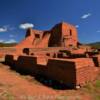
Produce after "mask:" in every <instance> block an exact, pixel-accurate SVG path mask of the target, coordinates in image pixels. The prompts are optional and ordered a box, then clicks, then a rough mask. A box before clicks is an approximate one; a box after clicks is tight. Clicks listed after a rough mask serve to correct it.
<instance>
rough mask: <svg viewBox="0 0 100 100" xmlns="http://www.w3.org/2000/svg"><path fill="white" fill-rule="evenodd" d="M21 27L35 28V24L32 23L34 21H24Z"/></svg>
mask: <svg viewBox="0 0 100 100" xmlns="http://www.w3.org/2000/svg"><path fill="white" fill-rule="evenodd" d="M19 27H20V28H21V29H28V28H33V27H34V24H32V23H23V24H20V26H19Z"/></svg>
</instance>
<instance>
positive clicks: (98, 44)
mask: <svg viewBox="0 0 100 100" xmlns="http://www.w3.org/2000/svg"><path fill="white" fill-rule="evenodd" d="M88 45H90V46H92V47H94V48H97V49H100V42H94V43H90V44H88Z"/></svg>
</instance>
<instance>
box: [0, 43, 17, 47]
mask: <svg viewBox="0 0 100 100" xmlns="http://www.w3.org/2000/svg"><path fill="white" fill-rule="evenodd" d="M15 45H17V43H0V47H12V46H15Z"/></svg>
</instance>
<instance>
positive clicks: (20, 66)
mask: <svg viewBox="0 0 100 100" xmlns="http://www.w3.org/2000/svg"><path fill="white" fill-rule="evenodd" d="M3 64H6V65H9V66H10V68H11V69H12V70H15V71H16V72H18V73H20V74H21V75H31V76H33V77H34V78H35V79H36V80H37V81H38V82H40V83H41V84H43V85H45V86H48V87H50V88H53V89H57V90H67V89H73V88H74V87H73V86H71V85H70V84H69V85H68V84H67V85H65V84H61V83H59V82H58V81H55V80H52V79H50V78H48V77H46V75H42V74H41V73H43V72H44V71H45V70H46V69H45V70H44V71H41V69H40V66H37V61H36V57H29V56H19V57H18V60H17V61H14V59H13V56H12V55H6V57H5V62H3ZM41 67H42V68H46V66H41Z"/></svg>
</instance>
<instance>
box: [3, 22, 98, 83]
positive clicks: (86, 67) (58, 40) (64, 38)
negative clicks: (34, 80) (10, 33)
mask: <svg viewBox="0 0 100 100" xmlns="http://www.w3.org/2000/svg"><path fill="white" fill-rule="evenodd" d="M15 49H16V50H15V51H13V52H12V53H10V51H9V52H8V53H6V52H5V54H9V55H11V54H12V56H9V55H8V56H6V62H7V63H10V64H13V65H15V66H16V67H20V68H21V69H26V70H28V71H29V72H33V73H36V74H43V75H46V76H48V77H50V78H52V79H55V80H58V81H61V82H63V83H68V84H72V85H73V84H74V85H84V84H85V83H86V82H88V81H93V80H94V79H95V78H96V76H97V74H98V72H99V66H100V60H99V56H100V55H98V56H97V55H92V56H91V57H90V56H89V58H87V57H85V56H84V57H83V58H82V57H81V58H79V56H80V54H85V52H86V51H90V52H92V51H91V48H89V47H85V46H84V47H82V46H79V41H78V36H77V30H76V28H75V27H74V26H72V25H69V24H66V23H60V24H57V25H55V26H54V27H53V28H52V29H51V30H49V31H38V30H33V29H28V30H27V33H26V36H25V39H24V40H23V41H22V42H20V43H19V44H18V45H16V46H15ZM34 50H36V51H34ZM59 50H65V51H67V50H68V51H70V53H73V54H75V55H73V56H72V58H70V57H67V56H66V57H67V58H66V59H65V58H64V57H63V55H60V54H59V53H61V52H59ZM64 53H65V52H64ZM67 53H68V52H67ZM69 56H70V55H69ZM97 62H98V63H97ZM59 73H60V74H59ZM83 73H84V74H83Z"/></svg>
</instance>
